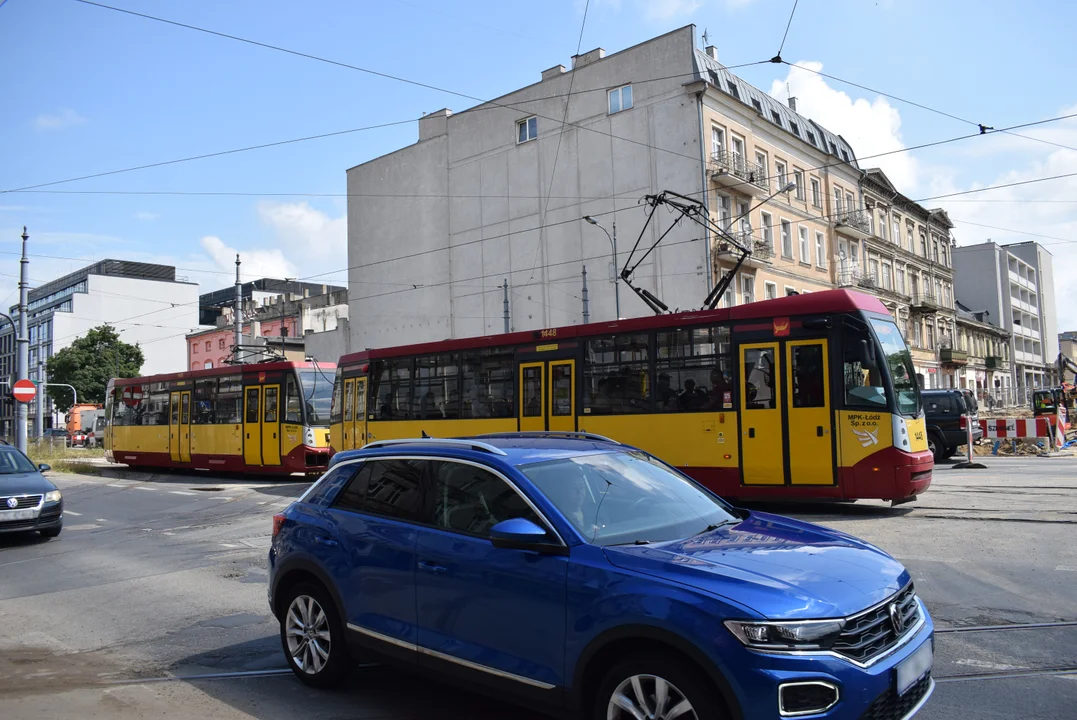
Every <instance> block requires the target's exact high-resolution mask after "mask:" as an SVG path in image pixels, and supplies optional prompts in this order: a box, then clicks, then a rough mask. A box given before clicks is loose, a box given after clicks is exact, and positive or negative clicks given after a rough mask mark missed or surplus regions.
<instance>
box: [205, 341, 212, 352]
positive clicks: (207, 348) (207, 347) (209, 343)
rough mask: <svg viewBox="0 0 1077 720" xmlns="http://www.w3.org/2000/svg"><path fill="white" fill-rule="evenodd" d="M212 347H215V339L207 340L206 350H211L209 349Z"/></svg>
mask: <svg viewBox="0 0 1077 720" xmlns="http://www.w3.org/2000/svg"><path fill="white" fill-rule="evenodd" d="M211 347H213V341H212V340H206V352H209V349H210V348H211Z"/></svg>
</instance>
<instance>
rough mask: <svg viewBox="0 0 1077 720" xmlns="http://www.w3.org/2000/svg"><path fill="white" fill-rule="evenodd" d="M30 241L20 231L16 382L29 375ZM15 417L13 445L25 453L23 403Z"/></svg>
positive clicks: (17, 409) (25, 415)
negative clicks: (28, 251)
mask: <svg viewBox="0 0 1077 720" xmlns="http://www.w3.org/2000/svg"><path fill="white" fill-rule="evenodd" d="M29 239H30V236H29V235H27V234H26V227H25V226H24V227H23V229H22V259H21V260H19V334H18V340H17V342H18V344H19V353H18V358H17V360H16V371H15V373H16V375H17V376H18V377H17V378H16V379H17V380H26V379H27V375H28V374H29V367H28V366H29V364H30V339H29V338H28V337H26V296H27V294H28V293H29V291H30V283H29V282H28V277H27V275H28V272H29V269H28V267H27V266H28V265H29V264H30V260H29V259H28V258H27V257H26V241H27V240H29ZM15 406H16V417H15V445H16V446H18V448H19V450H22V451H23V452H26V430H27V427H26V420H27V416H28V415H29V413H30V408H29V407H28V406H27V404H26V403H24V402H16V403H15Z"/></svg>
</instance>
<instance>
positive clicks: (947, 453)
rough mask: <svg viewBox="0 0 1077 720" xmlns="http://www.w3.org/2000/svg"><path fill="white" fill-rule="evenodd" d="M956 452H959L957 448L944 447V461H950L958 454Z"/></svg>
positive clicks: (951, 446)
mask: <svg viewBox="0 0 1077 720" xmlns="http://www.w3.org/2000/svg"><path fill="white" fill-rule="evenodd" d="M956 452H957V447H956V446H954V445H947V446H946V447H944V448H943V449H942V459H943V460H949V459H950V458H952V457H953V456H954V453H956Z"/></svg>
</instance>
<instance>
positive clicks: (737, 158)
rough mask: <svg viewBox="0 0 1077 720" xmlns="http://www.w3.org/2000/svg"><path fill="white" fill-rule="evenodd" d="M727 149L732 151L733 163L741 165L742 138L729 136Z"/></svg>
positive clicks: (742, 153) (742, 160) (742, 155)
mask: <svg viewBox="0 0 1077 720" xmlns="http://www.w3.org/2000/svg"><path fill="white" fill-rule="evenodd" d="M729 149H730V150H732V151H733V162H735V163H737V165H741V164H742V163H743V162H744V138H742V137H737V136H736V135H733V136H731V137H730V140H729Z"/></svg>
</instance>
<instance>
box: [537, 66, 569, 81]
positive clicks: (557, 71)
mask: <svg viewBox="0 0 1077 720" xmlns="http://www.w3.org/2000/svg"><path fill="white" fill-rule="evenodd" d="M564 73H565V66H564V65H554V66H553V67H552V68H550V69H549V70H543V71H542V79H543V80H549V79H550V78H555V77H557V76H558V75H563V74H564Z"/></svg>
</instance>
